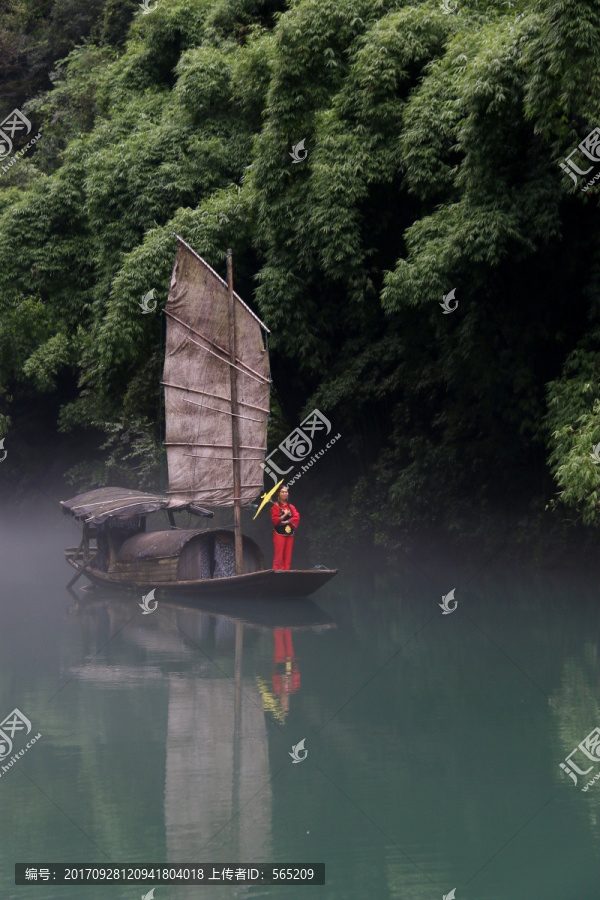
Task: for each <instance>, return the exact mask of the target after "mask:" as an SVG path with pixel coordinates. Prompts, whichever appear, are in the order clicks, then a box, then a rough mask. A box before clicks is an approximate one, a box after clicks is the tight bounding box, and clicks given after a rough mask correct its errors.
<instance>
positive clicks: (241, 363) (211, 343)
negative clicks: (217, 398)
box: [164, 309, 267, 381]
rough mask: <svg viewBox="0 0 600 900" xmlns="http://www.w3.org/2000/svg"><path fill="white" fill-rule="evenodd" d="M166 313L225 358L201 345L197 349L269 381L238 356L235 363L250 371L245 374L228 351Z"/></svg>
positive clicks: (240, 370)
mask: <svg viewBox="0 0 600 900" xmlns="http://www.w3.org/2000/svg"><path fill="white" fill-rule="evenodd" d="M164 313H165V315H167V316H169V317H170V318H171V319H174V320H175V321H176V322H177V323H178V324H179V325H181V326H182V327H183V328H186V329H187V330H188V331H191V332H192V334H195V335H196V337H199V338H202V340H203V341H206V343H207V344H210V345H211V347H216V349H217V350H218V351H219V353H223V354H225V356H219V355H218V354H217V353H215V352H214V351H213V350H209V349H208V347H202V345H201V344H196V346H197V347H200V348H201V349H202V350H206V352H207V353H212V354H213V356H215V357H216V358H217V359H220V360H221V362H224V363H227V365H228V366H234V368H236V369H237V370H238V371H239V372H241V373H242V374H243V375H250V374H252V375H254V376H255V377H256V378H258V380H259V381H266V380H267V379H265V378H264V376H263V375H261V374H260V372H255V371H254V369H251V368H250V366H247V365H246V364H245V363H244V362H243V360H241V359H238V358H237V356H236V358H235V362H236V363H240V365H242V366H244V368H245V369H248V371H247V372H245V371H244V369H241V368H240V367H239V366H237V365H235V363H233V362H232V361H231V360H229V359H227V356H226V354H227V351H226V350H223V348H222V347H220V346H219V345H218V344H216V343H215V342H214V341H211V340H210V339H209V338H207V337H206V336H205V335H203V334H200V333H199V332H198V331H196V330H195V329H194V328H192V326H191V325H188V324H187V322H182V321H181V319H178V318H177V316H174V315H173V313H172V312H169V311H168V310H167V309H165V310H164ZM188 340H190V341H191V340H192V339H191V338H190V337H188ZM193 343H195V341H194V342H193Z"/></svg>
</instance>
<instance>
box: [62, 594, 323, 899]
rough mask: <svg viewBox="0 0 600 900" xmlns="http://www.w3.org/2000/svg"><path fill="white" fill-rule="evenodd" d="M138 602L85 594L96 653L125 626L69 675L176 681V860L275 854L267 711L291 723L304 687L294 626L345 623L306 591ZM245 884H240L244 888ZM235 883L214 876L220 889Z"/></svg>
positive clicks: (86, 628) (172, 753)
mask: <svg viewBox="0 0 600 900" xmlns="http://www.w3.org/2000/svg"><path fill="white" fill-rule="evenodd" d="M135 603H136V599H135V598H132V599H122V598H114V597H111V598H105V597H102V596H100V595H99V592H95V593H94V595H93V596H92V597H91V598H88V597H86V598H85V600H82V599H80V598H79V597H77V598H76V601H75V603H74V604H73V606H71V607H70V609H69V612H70V613H71V614H72V615H74V616H77V617H78V618H79V620H80V621H81V623H82V628H83V633H84V643H85V652H86V654H89V655H92V654H93V652H94V647H95V646H102V645H103V644H104V643H105V642H106V640H107V636H110V635H115V634H117V632H119V635H118V641H119V642H120V643H119V644H113V647H112V651H111V658H110V659H107V658H102V659H100V658H98V659H93V660H92V661H91V662H90V663H89V664H88V665H86V666H84V667H83V668H80V667H75V666H74V667H73V669H72V670H69V675H70V676H71V677H73V678H77V679H81V680H86V681H93V680H96V681H98V682H101V683H102V684H103V685H106V684H107V683H110V684H111V685H113V686H115V687H117V686H119V684H120V686H121V689H122V688H127V687H128V686H130V685H131V686H133V685H135V684H139V683H140V680H141V678H146V677H147V678H149V679H153V680H155V681H157V682H158V681H159V680H160V684H159V685H158V687H159V688H160V689H161V690H162V687H163V685H165V684H166V687H167V695H168V698H167V699H168V703H167V715H166V723H165V727H166V738H165V743H166V756H165V781H164V823H165V839H166V840H165V843H166V852H167V860H166V862H168V863H194V862H195V863H197V862H202V861H205V860H215V861H217V862H230V863H235V862H240V863H250V862H260V861H269V860H272V858H273V843H272V824H271V821H272V786H271V781H270V779H271V777H272V772H271V767H270V760H269V735H268V718H270V719H271V720H272V721H273V720H274V721H275V722H277V723H279V724H283V723H285V720H286V716H287V715H288V712H289V709H290V702H291V698H292V697H293V695H295V694H297V693H298V692H299V691H300V689H301V672H300V663H299V660H298V658H297V656H296V654H295V650H294V633H295V632H297V631H300V630H306V631H314V632H322V631H324V630H327V629H330V628H333V627H335V623H334V622H333V620H332V619H331V618H330V617H329V616H327V615H326V614H325V613H324V612H323V611H322V610H321V609H320V608H319V607H318V606H317V605H316V604H315V603H313V602H312V601H307V600H303V601H287V602H286V603H285V604H281V603H276V602H273V601H254V602H252V603H248V602H247V601H246V602H244V601H227V602H225V601H215V604H214V605H210V604H209V605H207V607H206V608H205V607H204V604H203V608H202V609H198V608H197V607H189V606H185V605H184V604H181V602H178V603H168V604H167V603H165V604H162V605H161V608H160V612H161V613H162V614H160V615H159V614H153V615H152V616H144V617H142V616H141V615H139V616H138V615H136V616H135V618H134V619H133V620H132V621H129V620H131V616H132V613H133V612H134V611H135ZM128 623H129V624H128ZM265 635H270V640H269V644H270V645H271V646H272V651H271V650H270V649H269V651H268V655H267V656H266V655H265V640H264V638H265ZM132 646H133V647H134V648H135V654H136V656H138V657H139V654H140V652H142V651H143V656H144V662H143V665H141V666H140V665H135V664H132V662H131V656H132V654H131V649H130V648H131V647H132ZM127 650H129V652H127ZM271 727H272V726H271ZM242 887H243V885H242V884H236V895H238V893H239V892H240V891H242ZM231 890H232V889H231V887H226V888H225V887H224V888H219V887H216V886H215V887H214V888H213V890H212V891H211V897H214V900H217V897H218V895H219V894H222V895H223V896H225V891H227V892H228V893H227V895H228V896H231ZM215 892H216V893H215ZM197 893H198V887H197V886H184V885H181V886H180V887H179V888H178V895H179V896H181V897H182V898H185V900H188V898H189V900H191V898H192V897H196V896H197ZM242 893H244V892H243V891H242Z"/></svg>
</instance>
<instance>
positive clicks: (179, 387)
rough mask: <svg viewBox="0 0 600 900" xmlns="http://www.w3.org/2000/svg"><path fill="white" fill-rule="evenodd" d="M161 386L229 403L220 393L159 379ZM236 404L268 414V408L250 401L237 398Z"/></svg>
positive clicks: (227, 398)
mask: <svg viewBox="0 0 600 900" xmlns="http://www.w3.org/2000/svg"><path fill="white" fill-rule="evenodd" d="M161 384H162V385H163V387H170V388H176V389H177V390H179V391H191V392H192V393H193V394H201V395H202V396H203V397H213V398H214V399H215V400H224V401H225V402H226V403H229V397H222V396H221V395H220V394H210V393H209V392H208V391H200V390H198V389H197V388H192V387H185V386H184V385H183V384H172V383H171V382H166V381H161ZM238 404H240V405H241V406H249V407H250V408H251V409H257V410H259V412H264V413H266V414H267V415H270V412H271V411H270V410H269V409H264V408H263V407H262V406H254V405H253V404H252V403H244V401H243V400H238Z"/></svg>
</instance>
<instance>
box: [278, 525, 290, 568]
mask: <svg viewBox="0 0 600 900" xmlns="http://www.w3.org/2000/svg"><path fill="white" fill-rule="evenodd" d="M293 546H294V538H293V537H286V536H285V535H283V534H277V532H276V531H274V532H273V568H274V569H289V568H290V566H291V564H292V548H293Z"/></svg>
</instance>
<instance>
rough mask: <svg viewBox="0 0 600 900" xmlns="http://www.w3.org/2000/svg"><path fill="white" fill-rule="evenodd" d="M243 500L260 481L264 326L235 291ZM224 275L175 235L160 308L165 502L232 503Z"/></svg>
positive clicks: (266, 375)
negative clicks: (163, 328) (163, 336)
mask: <svg viewBox="0 0 600 900" xmlns="http://www.w3.org/2000/svg"><path fill="white" fill-rule="evenodd" d="M234 306H235V331H236V362H235V368H236V377H237V403H238V409H237V417H238V429H239V443H240V452H239V458H240V477H241V490H240V501H241V504H242V506H247V505H249V504H250V503H251V502H252V500H254V498H255V497H256V495H257V494H258V493H259V492H260V490H261V488H262V485H263V469H262V468H261V463H262V462H264V458H265V452H266V446H267V418H268V415H269V396H270V386H271V378H270V369H269V355H268V352H267V350H266V347H265V339H264V334H263V332H265V331H268V329H267V328H266V326H265V325H263V323H262V322H261V321H260V319H259V318H257V316H255V315H254V313H253V312H252V311H251V310H250V309H249V307H248V306H246V304H245V303H244V302H243V300H241V299H240V297H238V295H237V294H235V293H234ZM228 309H229V295H228V289H227V284H226V282H225V281H224V280H223V279H222V278H220V277H219V275H217V273H216V272H215V271H214V270H213V269H211V267H210V266H209V265H208V263H206V262H205V261H204V260H203V259H202V257H200V256H198V254H197V253H195V252H194V251H193V250H192V248H191V247H190V246H188V244H186V243H185V241H183V240H182V239H181V238H180V237H178V238H177V255H176V257H175V264H174V266H173V274H172V277H171V288H170V291H169V297H168V300H167V306H166V308H165V314H166V317H167V344H166V350H165V365H164V372H163V385H164V389H165V412H166V440H165V446H166V448H167V462H168V468H169V492H168V493H169V498H170V500H169V506H170V507H171V508H177V507H178V506H183V505H185V504H187V503H191V502H197V503H202V504H207V505H208V506H233V505H234V499H236V498H234V490H233V447H232V428H231V421H232V406H231V387H230V367H231V362H230V357H229V312H228Z"/></svg>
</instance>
